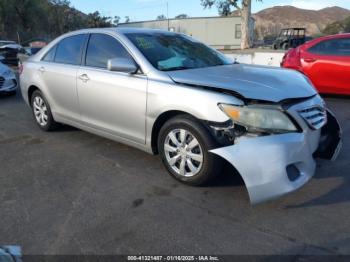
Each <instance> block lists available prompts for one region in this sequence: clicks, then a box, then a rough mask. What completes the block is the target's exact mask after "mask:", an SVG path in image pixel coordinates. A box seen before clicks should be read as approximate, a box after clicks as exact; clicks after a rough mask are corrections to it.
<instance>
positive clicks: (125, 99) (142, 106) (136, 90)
mask: <svg viewBox="0 0 350 262" xmlns="http://www.w3.org/2000/svg"><path fill="white" fill-rule="evenodd" d="M112 58H114V59H118V58H131V59H132V57H131V55H130V54H129V52H128V51H127V50H126V49H125V48H124V46H123V45H122V44H121V43H120V42H119V41H118V40H117V39H116V38H114V37H113V36H111V35H107V34H100V33H95V34H91V35H90V39H89V41H88V45H87V49H86V57H85V61H84V63H83V64H84V65H83V66H82V67H81V68H80V69H79V71H78V80H77V81H78V82H77V85H78V94H79V104H80V109H81V117H82V121H83V122H84V124H86V125H88V126H90V127H92V128H95V129H99V130H100V131H103V132H107V133H109V134H112V135H115V136H118V137H122V138H125V139H127V140H131V141H133V142H137V143H142V144H144V143H145V123H146V95H147V94H146V91H147V77H146V76H145V75H143V74H142V73H139V74H132V75H131V74H127V73H122V72H112V71H109V70H107V61H108V60H109V59H112Z"/></svg>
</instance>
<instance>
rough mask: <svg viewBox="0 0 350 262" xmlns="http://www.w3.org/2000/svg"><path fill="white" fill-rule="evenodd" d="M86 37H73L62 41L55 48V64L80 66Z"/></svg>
mask: <svg viewBox="0 0 350 262" xmlns="http://www.w3.org/2000/svg"><path fill="white" fill-rule="evenodd" d="M85 37H86V35H75V36H70V37H67V38H65V39H63V40H62V41H61V42H60V43H59V44H58V46H57V51H56V56H55V62H56V63H62V64H71V65H80V64H81V55H82V50H83V48H84V42H85Z"/></svg>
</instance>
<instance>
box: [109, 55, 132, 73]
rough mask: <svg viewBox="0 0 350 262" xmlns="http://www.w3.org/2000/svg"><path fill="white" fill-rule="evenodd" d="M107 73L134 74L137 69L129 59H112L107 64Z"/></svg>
mask: <svg viewBox="0 0 350 262" xmlns="http://www.w3.org/2000/svg"><path fill="white" fill-rule="evenodd" d="M107 68H108V70H109V71H115V72H122V73H128V74H136V72H137V70H138V69H139V68H138V66H137V65H136V64H135V62H134V60H132V59H129V58H112V59H109V60H108V62H107Z"/></svg>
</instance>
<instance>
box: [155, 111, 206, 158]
mask: <svg viewBox="0 0 350 262" xmlns="http://www.w3.org/2000/svg"><path fill="white" fill-rule="evenodd" d="M178 115H187V116H190V117H193V118H194V119H196V120H198V121H200V120H199V119H198V118H197V117H195V116H194V115H192V114H189V113H187V112H184V111H181V110H169V111H166V112H163V113H162V114H160V115H159V116H158V117H157V119H156V121H155V122H154V124H153V127H152V134H151V147H152V152H153V154H155V155H157V154H158V153H159V152H158V136H159V132H160V130H161V128H162V126H163V125H164V124H165V123H166V122H167V121H168V120H169V119H171V118H174V117H176V116H178Z"/></svg>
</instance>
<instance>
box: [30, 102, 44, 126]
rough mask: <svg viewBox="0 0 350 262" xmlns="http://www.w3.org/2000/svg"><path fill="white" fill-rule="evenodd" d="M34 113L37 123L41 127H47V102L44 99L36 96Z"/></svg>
mask: <svg viewBox="0 0 350 262" xmlns="http://www.w3.org/2000/svg"><path fill="white" fill-rule="evenodd" d="M33 111H34V116H35V119H36V121H37V122H38V124H39V125H41V126H46V125H47V121H48V112H47V106H46V104H45V101H44V99H43V98H42V97H40V96H36V97H35V98H34V101H33Z"/></svg>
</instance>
